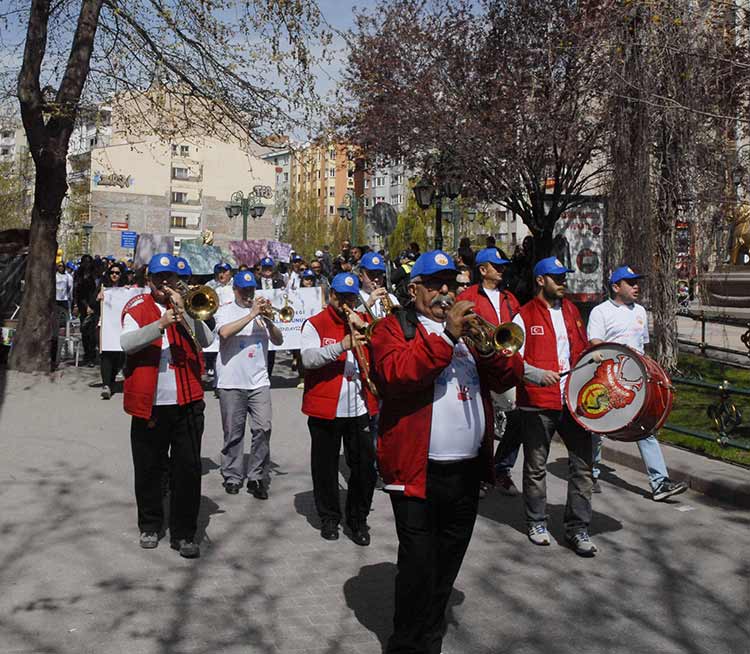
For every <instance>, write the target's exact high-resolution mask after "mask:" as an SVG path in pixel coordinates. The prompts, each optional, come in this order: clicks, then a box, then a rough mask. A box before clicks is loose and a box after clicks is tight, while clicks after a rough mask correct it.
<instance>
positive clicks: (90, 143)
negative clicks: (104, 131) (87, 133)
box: [89, 136, 96, 148]
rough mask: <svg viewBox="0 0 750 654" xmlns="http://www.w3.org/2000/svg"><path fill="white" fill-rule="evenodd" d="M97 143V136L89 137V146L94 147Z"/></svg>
mask: <svg viewBox="0 0 750 654" xmlns="http://www.w3.org/2000/svg"><path fill="white" fill-rule="evenodd" d="M95 145H96V136H95V137H94V138H90V139H89V147H90V148H93V147H94V146H95Z"/></svg>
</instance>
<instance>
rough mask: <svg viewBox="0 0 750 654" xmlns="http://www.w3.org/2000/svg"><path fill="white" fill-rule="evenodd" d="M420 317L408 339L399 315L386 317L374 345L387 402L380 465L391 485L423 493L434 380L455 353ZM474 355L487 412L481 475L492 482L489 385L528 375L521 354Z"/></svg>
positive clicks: (503, 385) (499, 388)
mask: <svg viewBox="0 0 750 654" xmlns="http://www.w3.org/2000/svg"><path fill="white" fill-rule="evenodd" d="M407 319H408V318H407ZM415 320H416V318H414V319H412V323H414V321H415ZM416 322H417V324H416V325H415V327H416V334H415V336H414V338H413V339H412V340H409V341H407V340H406V337H405V336H404V332H403V330H402V328H401V325H400V323H399V318H398V316H396V315H391V316H388V317H387V318H384V319H383V320H382V321H381V322H380V323H379V325H378V328H377V329H376V330H375V331H374V334H373V336H372V341H371V347H372V358H373V361H374V362H375V363H374V369H375V379H376V382H377V384H378V389H379V390H380V396H381V401H382V404H381V407H380V420H379V433H378V470H379V471H380V474H381V476H382V477H383V480H384V481H385V483H386V484H387V485H392V486H403V487H404V493H405V494H406V495H411V496H414V497H421V498H424V497H425V495H426V483H427V455H428V453H429V449H430V430H431V428H432V402H433V396H434V385H435V380H436V379H437V378H438V377H439V376H440V373H441V372H442V371H443V369H444V368H445V367H446V366H447V365H448V364H449V363H450V361H451V359H452V358H453V347H452V346H451V345H450V344H449V343H448V342H447V341H446V340H445V339H444V338H443V337H442V336H439V335H437V334H431V335H430V334H428V333H427V331H426V330H425V329H424V327H422V325H421V324H418V320H417V321H416ZM474 358H475V360H476V362H477V371H478V372H479V378H480V384H481V388H482V404H483V406H484V416H485V421H484V423H485V430H484V438H483V441H482V446H481V448H480V457H481V458H482V463H483V475H482V476H483V479H484V480H485V481H492V480H493V478H494V471H493V466H492V449H493V448H492V445H493V443H492V439H493V434H494V412H493V409H492V401H491V399H490V390H493V391H495V392H498V393H501V392H503V391H505V390H507V389H508V388H510V387H511V386H514V385H515V384H517V383H518V381H519V380H520V379H521V377H522V375H523V361H522V360H521V357H520V356H519V355H514V356H513V357H511V358H507V359H506V358H504V357H500V356H497V355H495V356H492V357H488V358H486V359H481V358H479V357H478V356H477V355H475V356H474Z"/></svg>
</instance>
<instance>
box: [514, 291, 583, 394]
mask: <svg viewBox="0 0 750 654" xmlns="http://www.w3.org/2000/svg"><path fill="white" fill-rule="evenodd" d="M549 314H550V318H551V320H552V328H553V329H554V330H555V338H556V340H557V371H556V372H559V373H563V372H565V371H567V370H570V341H569V340H568V330H567V329H565V319H564V318H563V312H562V306H558V307H552V308H550V309H549ZM513 322H514V323H516V325H518V326H519V327H520V328H521V329H523V333H524V336H525V335H526V325H524V323H523V318H522V317H521V314H520V313H517V314H516V315H515V317H514V318H513ZM524 342H525V340H524ZM519 352H520V354H521V356H523V354H524V347H523V345H522V346H521V349H520V350H519ZM560 397H561V398H562V400H563V404H565V384H563V383H561V384H560Z"/></svg>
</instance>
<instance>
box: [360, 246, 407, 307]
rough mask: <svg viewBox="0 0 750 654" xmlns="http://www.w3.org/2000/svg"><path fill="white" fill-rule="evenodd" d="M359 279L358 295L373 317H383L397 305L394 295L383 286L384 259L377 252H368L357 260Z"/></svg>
mask: <svg viewBox="0 0 750 654" xmlns="http://www.w3.org/2000/svg"><path fill="white" fill-rule="evenodd" d="M359 280H360V282H361V285H362V288H361V290H360V291H359V297H360V299H361V301H362V305H363V307H364V309H365V311H367V313H368V314H369V315H372V317H373V318H384V317H385V316H387V315H388V314H389V313H390V312H391V310H392V309H393V307H396V306H398V300H397V299H396V296H395V295H393V294H391V293H389V292H388V289H387V288H386V286H385V259H384V258H383V256H382V255H380V254H379V253H377V252H368V253H367V254H365V255H364V256H363V257H362V259H360V262H359Z"/></svg>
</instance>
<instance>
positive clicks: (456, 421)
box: [371, 250, 523, 654]
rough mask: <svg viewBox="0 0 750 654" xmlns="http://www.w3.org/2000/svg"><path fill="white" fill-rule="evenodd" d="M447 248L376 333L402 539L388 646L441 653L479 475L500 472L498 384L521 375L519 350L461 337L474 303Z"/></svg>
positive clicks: (390, 478)
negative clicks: (484, 352) (495, 447)
mask: <svg viewBox="0 0 750 654" xmlns="http://www.w3.org/2000/svg"><path fill="white" fill-rule="evenodd" d="M456 286H457V281H456V268H455V265H454V263H453V260H452V259H451V258H450V257H449V256H448V255H447V254H445V253H444V252H442V251H440V250H435V251H432V252H426V253H425V254H423V255H421V256H420V257H419V259H417V261H416V263H415V264H414V267H413V268H412V270H411V274H410V283H409V286H408V290H409V295H410V297H411V298H412V301H413V304H410V305H409V307H408V308H407V309H406V310H403V311H400V312H398V313H397V314H392V315H391V316H388V317H387V318H385V319H383V320H382V321H381V322H380V323H379V325H378V327H377V328H375V330H374V332H373V335H372V344H371V347H372V358H373V361H374V366H375V373H376V374H375V378H376V380H377V383H378V388H379V389H380V390H381V399H382V406H381V412H380V430H379V436H378V469H379V471H380V475H381V477H382V478H383V481H384V482H385V484H386V486H385V490H386V491H387V492H389V494H390V497H391V504H392V507H393V514H394V517H395V521H396V532H397V534H398V539H399V549H398V574H397V576H396V588H395V614H394V618H393V625H394V632H393V635H392V636H391V637H390V640H389V641H388V645H387V648H386V652H388V654H396V653H397V652H399V653H401V652H420V653H422V652H423V653H427V652H429V653H433V652H440V647H441V643H442V639H443V634H444V630H445V609H446V604H447V602H448V597H449V595H450V593H451V590H452V588H453V583H454V581H455V579H456V576H457V575H458V571H459V569H460V567H461V563H462V561H463V557H464V554H465V552H466V548H467V547H468V545H469V540H470V539H471V534H472V530H473V528H474V522H475V519H476V515H477V506H478V501H479V483H480V480H483V479H484V480H488V481H490V480H491V479H492V477H493V475H492V472H493V470H492V438H493V437H492V432H493V429H492V427H493V412H492V403H491V400H490V390H494V391H497V392H502V391H504V390H506V389H508V388H510V387H511V386H513V385H514V384H516V383H517V382H518V381H519V380H520V378H521V375H522V373H523V363H522V361H521V358H520V357H519V356H518V355H513V356H512V357H510V358H503V357H500V356H497V355H492V356H490V357H487V358H480V357H479V355H478V354H477V353H476V352H475V351H473V350H472V349H471V348H469V347H467V345H465V344H464V342H463V340H462V339H461V335H462V333H463V332H464V329H465V323H466V321H467V312H469V311H470V310H471V309H472V307H473V306H474V305H473V303H471V302H465V301H461V302H455V291H456Z"/></svg>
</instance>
